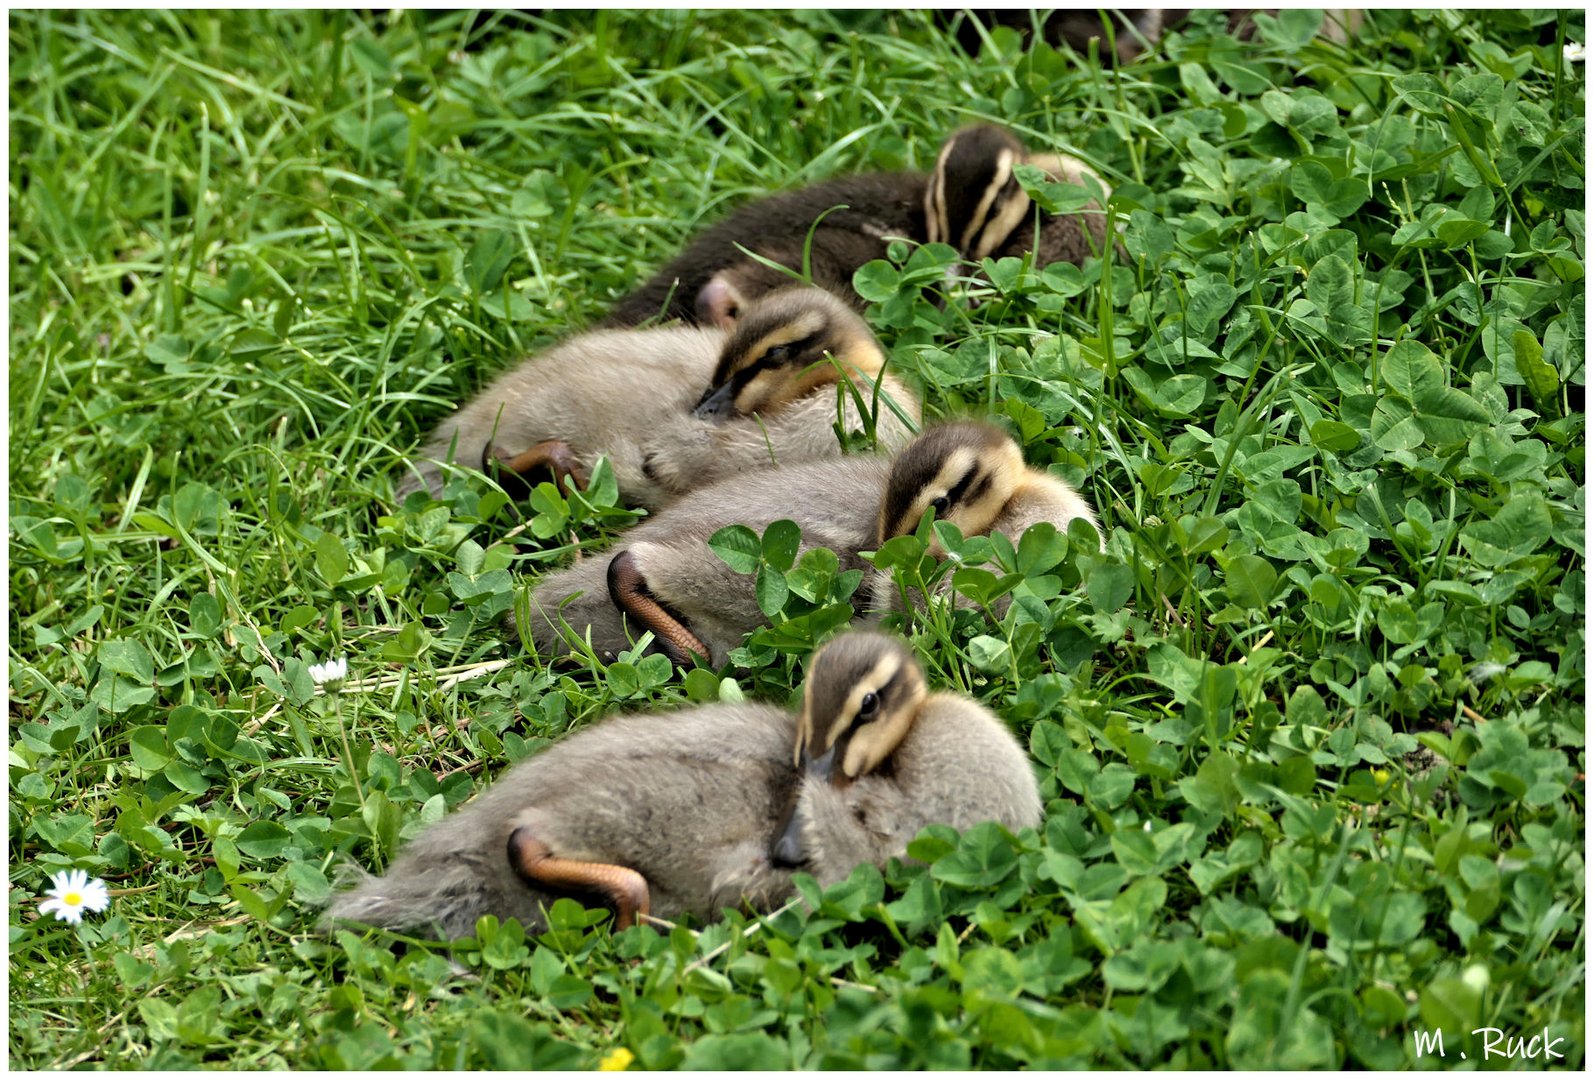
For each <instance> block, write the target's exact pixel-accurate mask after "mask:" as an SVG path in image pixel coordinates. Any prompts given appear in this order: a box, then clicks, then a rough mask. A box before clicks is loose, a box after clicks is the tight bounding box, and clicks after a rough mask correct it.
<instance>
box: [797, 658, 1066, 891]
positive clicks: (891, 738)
mask: <svg viewBox="0 0 1594 1080" xmlns="http://www.w3.org/2000/svg"><path fill="white" fill-rule="evenodd" d="M795 756H796V764H797V768H798V769H799V770H800V771H801V772H802V774H803V779H802V782H801V784H800V786H799V788H798V791H797V793H796V797H795V798H794V799H793V805H792V810H791V812H790V814H789V817H788V818H787V820H786V822H785V824H784V826H783V827H782V828H781V830H780V831H779V833H778V834H777V836H776V838H775V842H774V845H773V847H772V855H773V859H774V863H775V865H776V866H779V867H797V866H803V864H807V865H806V866H804V867H803V868H804V869H807V870H809V871H810V872H811V873H813V875H814V876H815V877H816V878H817V879H818V880H819V882H820V884H821V885H829V884H831V883H832V882H835V881H840V880H842V879H843V878H845V877H846V876H847V874H849V873H850V872H851V871H852V868H853V867H855V866H857V865H859V864H860V863H865V862H868V863H874V864H875V865H877V866H883V865H885V862H886V860H887V859H889V858H891V857H893V856H901V855H902V854H903V853H904V852H906V851H907V849H908V842H909V841H910V840H912V839H913V838H914V837H915V836H916V835H918V833H919V830H921V829H923V828H924V827H925V826H926V825H929V824H932V823H936V824H942V825H950V826H952V827H953V828H954V829H967V828H969V827H970V826H972V825H976V824H979V823H980V822H983V821H995V822H998V823H999V824H1001V825H1003V826H1005V827H1006V828H1008V829H1009V830H1011V831H1013V832H1017V831H1018V830H1019V829H1021V828H1024V827H1025V826H1031V827H1033V826H1036V825H1039V824H1040V819H1041V800H1040V791H1039V789H1038V788H1037V786H1036V783H1035V773H1034V770H1033V769H1032V768H1031V767H1030V763H1029V755H1028V754H1026V753H1025V752H1024V750H1023V748H1022V747H1020V746H1019V744H1018V741H1017V740H1016V739H1014V738H1013V734H1012V732H1010V731H1009V730H1008V729H1007V725H1005V724H1004V723H1002V722H1001V721H1000V720H998V719H997V718H996V717H995V716H992V715H991V713H990V712H988V711H987V710H986V709H985V708H984V707H982V706H981V705H979V704H978V703H977V702H974V701H971V700H970V699H968V698H966V697H963V696H961V695H959V694H951V693H937V694H932V693H930V692H929V689H928V687H927V686H926V685H925V681H924V672H923V670H922V669H921V668H920V667H919V663H918V661H917V660H916V659H915V658H914V656H913V653H912V651H911V650H910V649H909V648H908V646H907V643H906V642H904V641H903V640H902V639H901V638H897V637H891V636H888V635H886V634H879V633H873V632H869V631H863V630H857V631H853V632H851V633H847V634H842V635H840V636H838V637H836V638H833V639H832V640H831V641H830V642H828V643H827V644H825V645H824V646H822V647H821V648H820V649H819V651H818V652H816V653H815V654H814V656H813V659H812V660H811V661H809V665H808V684H807V686H806V687H805V688H804V692H803V706H802V714H801V717H800V719H799V720H798V731H797V741H796V754H795Z"/></svg>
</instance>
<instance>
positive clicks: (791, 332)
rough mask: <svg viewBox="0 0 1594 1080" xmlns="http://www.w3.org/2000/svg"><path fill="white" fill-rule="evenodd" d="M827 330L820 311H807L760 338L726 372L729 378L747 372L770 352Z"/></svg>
mask: <svg viewBox="0 0 1594 1080" xmlns="http://www.w3.org/2000/svg"><path fill="white" fill-rule="evenodd" d="M824 328H825V316H824V315H823V314H822V313H820V312H818V311H805V312H803V313H802V314H800V315H798V316H797V317H796V318H794V319H792V320H790V321H789V322H784V323H781V324H780V325H779V326H778V327H776V328H775V329H774V330H771V331H770V332H769V333H767V334H765V335H764V336H763V337H761V338H759V339H758V340H757V341H756V342H755V343H754V344H753V345H752V347H750V348H748V349H747V350H746V351H745V352H743V353H742V354H741V355H740V356H738V357H737V358H736V363H735V365H734V366H733V367H732V368H731V369H730V371H728V372H726V375H727V376H730V375H734V374H736V373H737V372H738V371H742V370H745V369H746V368H749V367H751V366H752V365H754V364H756V363H758V361H760V360H762V359H763V358H764V354H766V353H768V352H769V350H771V349H774V348H777V347H779V346H781V345H790V344H792V343H793V342H796V341H801V340H803V338H807V337H812V336H814V335H815V334H817V333H819V332H820V331H821V330H823V329H824Z"/></svg>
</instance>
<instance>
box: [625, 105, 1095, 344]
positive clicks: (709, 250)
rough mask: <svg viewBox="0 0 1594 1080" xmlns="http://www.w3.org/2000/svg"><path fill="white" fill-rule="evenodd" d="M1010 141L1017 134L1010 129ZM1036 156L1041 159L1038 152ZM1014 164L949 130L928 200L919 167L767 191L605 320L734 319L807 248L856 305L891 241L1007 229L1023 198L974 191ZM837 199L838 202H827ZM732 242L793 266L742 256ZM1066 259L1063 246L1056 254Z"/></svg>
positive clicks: (821, 277) (785, 279) (784, 281)
mask: <svg viewBox="0 0 1594 1080" xmlns="http://www.w3.org/2000/svg"><path fill="white" fill-rule="evenodd" d="M994 130H996V131H998V132H1000V131H1002V129H1000V128H995V129H994ZM1008 139H1009V140H1010V141H1012V142H1016V140H1013V139H1012V137H1011V136H1010V135H1009V136H1008ZM1027 160H1031V159H1030V158H1028V157H1027V156H1026V155H1024V154H1023V147H1022V145H1020V146H1019V156H1018V158H1017V161H1027ZM1070 160H1072V159H1070ZM1034 163H1036V164H1040V165H1042V167H1046V163H1045V161H1044V160H1042V159H1034ZM1012 164H1013V162H1008V163H1005V164H1004V163H1003V162H1002V161H1000V160H999V158H998V156H997V155H996V154H993V153H991V152H990V148H989V147H988V146H987V144H986V143H985V142H982V141H975V142H970V141H967V140H960V139H959V138H958V137H956V136H954V137H953V139H951V140H949V141H948V142H947V144H946V145H945V146H944V147H943V148H942V150H941V152H940V154H939V156H938V158H937V171H938V173H940V176H939V179H938V182H937V184H936V186H937V188H938V191H939V192H940V196H939V197H938V198H937V199H936V200H935V201H933V202H932V201H930V200H928V199H926V194H925V193H926V186H927V183H929V182H930V178H927V177H926V176H925V175H924V174H923V173H916V172H899V173H875V174H861V175H856V176H842V177H837V178H835V179H833V180H827V181H825V182H824V183H820V184H815V185H813V186H812V187H807V188H801V189H799V190H796V191H788V192H783V193H781V194H779V195H772V196H770V197H769V198H767V199H762V200H760V201H758V202H755V203H752V204H751V205H748V206H745V207H743V208H742V209H740V210H737V211H735V212H734V213H732V214H731V215H730V216H729V217H727V218H725V219H724V220H723V221H721V222H720V223H719V224H717V225H715V226H713V227H712V228H710V229H709V230H708V231H707V232H705V233H703V234H702V235H701V236H699V237H698V238H697V239H696V240H693V241H692V243H691V244H689V245H688V246H687V248H686V250H685V251H683V252H682V253H681V254H680V255H678V256H676V257H675V258H674V259H672V260H671V261H670V262H668V263H666V264H665V265H664V267H663V268H662V269H661V270H659V272H658V273H657V274H655V275H654V276H653V277H652V278H650V279H649V280H648V281H647V282H646V283H645V284H643V285H642V286H641V287H640V288H639V289H637V290H636V291H635V292H633V293H632V294H631V295H629V296H627V297H626V298H625V299H623V300H621V301H620V303H619V304H617V305H616V306H615V309H614V311H613V313H611V314H610V316H609V318H608V319H607V320H606V323H605V325H609V326H634V325H636V324H638V323H641V322H643V321H644V320H646V319H648V318H651V317H654V316H660V317H662V318H666V319H670V318H674V319H684V320H686V321H688V322H697V323H699V324H703V325H715V326H722V327H726V326H731V325H733V324H734V323H735V322H736V321H737V320H738V319H739V318H740V317H741V316H742V314H743V312H744V311H745V309H746V307H747V305H748V304H749V303H751V302H753V301H755V300H757V299H758V298H759V297H760V296H762V295H764V294H765V293H767V292H770V291H772V290H774V289H778V288H782V287H784V286H786V285H789V284H790V283H791V281H792V279H793V276H794V274H795V272H796V271H797V270H798V269H800V268H801V267H802V265H803V250H804V247H805V246H807V247H808V249H809V263H810V276H811V278H812V280H813V283H814V284H815V285H818V286H819V287H820V288H823V289H825V290H827V291H829V292H832V293H834V294H836V295H837V296H839V297H841V298H842V299H843V300H844V301H846V303H848V304H849V305H851V306H852V307H854V308H858V309H862V307H863V306H864V301H863V299H862V298H861V297H859V296H858V294H857V293H855V292H853V290H852V276H853V274H854V273H856V272H857V270H858V268H859V267H861V266H863V264H864V263H867V262H870V261H872V260H874V259H881V258H884V257H885V255H886V248H887V246H888V245H889V244H890V242H891V241H892V240H893V239H897V238H902V239H906V240H911V241H913V242H915V243H923V242H925V241H927V240H936V239H944V238H947V237H951V236H963V235H965V234H969V233H976V234H977V233H981V232H982V231H984V230H986V224H985V222H984V220H983V218H984V217H985V216H986V215H987V214H988V213H990V212H992V211H993V209H995V210H1000V211H1001V212H1002V213H1003V214H1005V215H1006V218H1004V222H1005V227H1004V228H1003V229H1002V234H1001V235H1002V237H1003V238H1005V237H1006V236H1008V235H1009V234H1011V233H1012V232H1013V229H1014V228H1015V226H1017V225H1018V224H1019V223H1020V221H1021V219H1023V218H1024V217H1025V216H1026V215H1027V213H1028V210H1029V205H1028V198H1027V196H1026V197H1025V200H1024V203H1023V205H1017V204H1015V203H1013V202H1012V200H1011V197H1010V196H1009V197H1008V198H1007V199H1004V201H1003V202H1002V203H1001V204H1000V206H997V207H993V204H992V203H991V202H990V201H989V200H986V201H984V202H982V200H981V196H982V195H983V193H985V192H987V191H998V190H1003V189H1004V184H1005V183H1006V182H1007V181H1008V180H1009V179H1010V174H1011V169H1012ZM1075 164H1077V163H1075ZM1081 167H1082V166H1081ZM1058 175H1062V174H1058ZM1012 186H1013V187H1015V188H1016V187H1017V184H1016V183H1014V184H1013V185H1012ZM1019 194H1020V195H1023V192H1022V191H1019ZM837 206H841V207H843V209H839V210H838V209H833V208H834V207H837ZM827 211H828V213H827ZM821 217H822V220H821ZM816 221H818V222H819V224H818V225H817V226H815V224H814V223H815V222H816ZM810 230H811V231H812V241H811V242H810V240H809V234H810ZM949 242H950V241H949ZM737 245H741V246H742V247H745V248H747V249H748V250H750V251H754V252H756V253H757V254H759V255H760V256H762V257H764V258H765V259H768V260H770V261H772V262H774V263H777V264H779V266H782V267H786V268H788V269H790V270H791V271H792V273H786V272H784V271H782V270H780V269H776V268H774V267H771V266H768V265H765V264H764V263H761V262H759V261H757V260H756V259H752V258H749V257H748V256H747V255H745V254H743V252H742V251H740V250H739V249H738V246H737ZM988 253H989V252H985V253H982V254H981V255H978V256H971V257H973V258H983V257H984V254H988ZM1069 257H1071V256H1070V255H1068V254H1067V253H1066V252H1065V253H1064V254H1061V255H1059V256H1058V258H1069ZM1083 257H1084V256H1083V255H1082V254H1081V255H1080V256H1079V258H1078V259H1075V260H1074V261H1076V262H1077V261H1079V260H1080V259H1082V258H1083ZM1054 261H1055V260H1054Z"/></svg>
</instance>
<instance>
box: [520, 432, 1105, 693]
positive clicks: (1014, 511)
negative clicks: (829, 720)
mask: <svg viewBox="0 0 1594 1080" xmlns="http://www.w3.org/2000/svg"><path fill="white" fill-rule="evenodd" d="M927 507H934V508H935V512H936V514H937V515H938V516H939V517H940V518H941V519H942V520H944V521H951V522H952V523H954V524H956V525H957V526H958V528H959V529H960V530H961V531H962V532H963V534H964V535H965V536H973V535H975V534H984V533H989V532H990V531H992V530H993V529H995V530H1000V531H1002V532H1005V533H1007V534H1008V536H1009V537H1010V538H1012V539H1014V540H1015V541H1016V540H1017V538H1018V537H1020V536H1022V535H1023V532H1024V530H1025V529H1027V528H1028V527H1029V526H1030V525H1033V524H1035V523H1036V522H1038V521H1050V522H1052V523H1053V524H1054V525H1056V526H1057V528H1058V529H1060V530H1064V531H1066V530H1067V528H1068V523H1069V521H1071V520H1073V519H1074V518H1076V517H1083V518H1084V519H1085V520H1086V521H1089V522H1090V523H1091V525H1092V527H1094V528H1096V530H1097V532H1098V533H1099V532H1100V526H1099V524H1098V523H1097V521H1096V516H1095V513H1094V512H1093V511H1092V510H1091V508H1090V505H1089V504H1088V503H1087V502H1086V501H1085V500H1084V499H1083V498H1082V497H1081V496H1080V495H1079V493H1078V492H1076V491H1074V489H1073V488H1071V487H1070V486H1069V485H1068V484H1066V483H1064V482H1063V481H1062V480H1059V479H1057V478H1056V477H1053V476H1050V475H1048V474H1046V473H1042V472H1039V471H1038V470H1035V469H1030V468H1028V467H1026V466H1025V464H1024V457H1023V452H1022V451H1021V450H1020V449H1019V447H1018V444H1016V443H1015V442H1013V440H1012V439H1011V438H1010V437H1008V435H1007V434H1006V433H1005V432H1003V431H1002V430H1001V429H1000V428H998V427H995V426H993V425H990V424H984V423H975V422H962V423H953V424H940V425H937V426H934V427H930V428H927V429H926V430H925V432H924V433H923V434H922V435H920V436H919V437H918V438H917V439H915V440H914V441H913V442H912V443H910V444H909V445H908V447H907V448H906V449H905V450H903V451H902V452H901V453H900V454H898V455H897V456H896V457H895V458H894V459H893V460H892V461H891V462H889V463H888V462H885V461H883V460H882V459H878V458H864V457H849V458H844V459H842V460H840V461H827V462H811V463H807V464H802V465H791V466H785V467H783V468H778V469H770V470H766V471H763V472H759V473H753V474H749V475H746V476H742V477H737V478H732V479H729V480H724V481H721V482H720V483H718V484H713V485H710V486H709V487H706V488H703V489H701V490H700V491H698V492H697V493H695V494H694V495H693V497H692V498H690V499H686V500H682V501H681V502H680V503H677V504H676V505H675V506H672V507H670V508H668V509H667V510H664V511H661V512H660V513H659V514H657V515H655V516H653V517H652V518H650V519H649V520H647V521H644V522H642V523H641V524H640V525H638V526H636V527H635V528H634V529H632V530H631V531H630V533H629V534H628V535H627V538H626V541H625V546H624V548H623V549H622V550H621V551H619V552H618V553H617V554H616V555H615V556H614V558H613V559H611V560H610V561H609V563H608V564H607V565H604V564H603V563H602V561H601V560H592V559H589V560H586V561H584V562H581V563H577V564H576V565H575V566H572V567H569V568H567V569H564V570H560V571H556V572H554V573H552V574H549V575H548V576H547V577H546V578H544V579H543V580H542V581H541V582H540V583H539V584H538V585H537V587H536V588H534V589H533V590H532V592H531V594H530V597H529V612H528V617H527V618H526V619H524V620H522V621H521V623H520V625H521V628H522V630H523V632H524V633H525V634H526V635H527V636H528V637H529V638H530V640H531V641H532V642H533V644H534V645H535V647H536V648H537V651H538V652H540V653H542V654H544V655H549V654H551V653H553V652H555V651H558V650H559V649H560V647H561V645H562V643H563V642H564V641H565V640H567V639H566V638H565V637H564V634H565V633H566V631H565V629H564V627H563V626H561V623H564V624H567V625H568V627H569V632H570V633H573V634H574V636H575V639H576V640H584V639H589V638H590V642H591V645H592V648H593V649H594V651H595V652H597V653H598V655H599V656H601V657H603V658H604V659H606V660H610V659H613V657H614V656H615V655H617V654H618V653H619V652H621V651H622V650H624V649H626V648H628V647H629V643H630V642H631V641H632V640H633V639H634V638H636V637H639V636H640V635H641V633H642V631H643V630H651V631H652V632H653V633H654V635H655V637H656V638H657V639H658V644H659V647H660V648H661V649H662V650H663V651H664V653H665V654H666V655H668V656H669V657H670V659H671V660H672V661H674V662H675V663H676V664H679V665H682V666H685V665H687V664H689V663H690V662H691V660H690V657H691V656H692V655H693V654H697V655H699V656H702V657H705V658H706V659H707V660H708V661H709V662H710V663H712V664H713V665H715V666H716V667H717V666H721V665H723V664H724V663H725V661H726V657H727V655H728V654H729V652H730V650H731V649H734V648H736V647H737V646H738V645H740V644H741V642H742V639H743V638H744V637H746V635H747V634H748V633H749V632H750V631H752V630H755V629H757V628H758V627H759V626H762V625H763V624H764V622H765V616H764V613H763V611H762V610H761V609H760V608H759V606H758V602H757V599H756V597H755V596H754V592H753V581H752V579H751V578H749V577H748V576H747V575H745V574H738V573H736V572H735V571H733V570H732V569H731V568H730V567H728V566H726V565H725V563H724V562H722V561H721V560H720V559H719V558H718V557H717V556H716V555H715V554H714V553H713V552H712V551H711V550H709V547H708V539H709V537H710V536H712V535H713V534H714V533H715V532H716V531H718V530H719V529H721V528H723V527H724V526H726V525H732V524H742V525H746V526H748V527H749V528H751V529H753V530H754V531H755V532H759V533H762V532H763V531H764V530H765V529H767V528H768V527H769V525H770V523H771V522H773V521H777V520H780V519H781V518H789V519H791V520H792V521H795V522H796V523H797V525H798V526H799V528H801V530H802V544H803V548H804V549H805V550H806V549H807V548H808V547H826V548H829V549H830V550H831V551H833V552H835V553H836V555H837V558H838V560H839V562H840V566H841V569H842V570H844V571H845V570H849V569H859V570H862V571H863V572H864V575H865V580H864V584H863V586H861V587H860V589H859V593H858V596H859V599H858V600H857V601H856V602H855V606H860V607H861V609H862V610H863V611H864V612H865V613H866V614H871V613H879V612H883V611H886V610H889V609H890V608H891V606H892V605H893V604H894V603H895V597H894V595H893V592H892V590H891V588H890V580H889V578H887V577H886V576H885V575H884V574H881V573H880V572H879V571H877V570H875V569H874V567H873V566H871V565H870V564H868V563H866V562H865V561H864V560H863V559H862V558H861V557H860V556H859V554H858V553H859V552H860V551H867V550H872V549H875V548H878V547H879V545H880V544H883V543H884V542H885V541H886V540H888V539H890V538H891V537H894V536H902V535H906V534H907V533H910V532H912V531H913V530H914V529H916V528H917V527H918V524H919V519H920V518H921V517H922V516H923V514H924V511H925V509H926V508H927Z"/></svg>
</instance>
